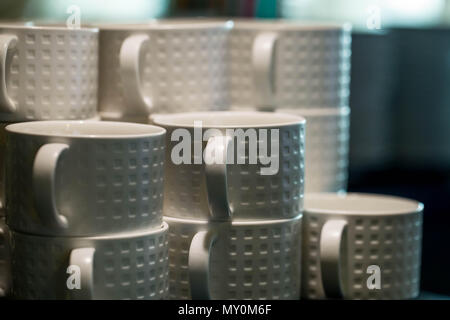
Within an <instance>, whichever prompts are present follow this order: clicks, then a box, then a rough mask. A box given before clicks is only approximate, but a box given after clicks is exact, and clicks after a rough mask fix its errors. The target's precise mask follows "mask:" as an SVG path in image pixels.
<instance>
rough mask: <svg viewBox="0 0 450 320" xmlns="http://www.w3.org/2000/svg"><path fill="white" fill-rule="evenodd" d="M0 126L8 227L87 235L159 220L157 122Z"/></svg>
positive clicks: (160, 135)
mask: <svg viewBox="0 0 450 320" xmlns="http://www.w3.org/2000/svg"><path fill="white" fill-rule="evenodd" d="M6 132H7V152H6V156H7V159H6V179H5V180H6V216H7V223H8V225H9V227H10V228H11V229H12V230H14V231H19V232H24V233H30V234H40V235H46V236H50V235H55V236H56V235H66V236H91V235H103V234H111V233H118V232H119V233H120V232H133V231H138V230H141V231H142V230H147V229H148V228H149V227H155V226H158V225H160V224H161V221H162V204H163V203H162V202H163V178H164V177H163V174H164V152H165V140H164V138H165V130H164V129H163V128H160V127H155V126H150V125H142V124H134V123H122V122H102V121H99V122H96V121H90V122H88V121H34V122H25V123H18V124H13V125H10V126H8V127H6Z"/></svg>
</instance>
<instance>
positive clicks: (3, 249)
mask: <svg viewBox="0 0 450 320" xmlns="http://www.w3.org/2000/svg"><path fill="white" fill-rule="evenodd" d="M10 269H11V266H10V250H9V245H8V228H7V226H6V224H5V218H4V217H0V297H5V296H7V295H8V293H9V290H10V287H11V273H10V272H11V270H10Z"/></svg>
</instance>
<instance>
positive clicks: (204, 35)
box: [99, 24, 229, 114]
mask: <svg viewBox="0 0 450 320" xmlns="http://www.w3.org/2000/svg"><path fill="white" fill-rule="evenodd" d="M228 32H229V30H228V29H227V28H225V26H224V25H223V24H220V25H219V26H214V27H205V28H196V29H181V28H180V29H168V30H162V29H151V27H149V28H148V29H146V30H142V31H135V32H134V33H135V34H142V33H145V34H147V35H148V36H149V41H148V42H147V43H146V44H144V45H143V47H142V49H141V50H142V51H141V83H142V91H143V94H144V95H145V96H148V97H150V98H151V100H152V105H153V109H152V110H151V112H152V113H153V112H155V113H158V112H161V113H173V112H183V111H184V112H186V111H196V110H197V111H201V110H203V111H207V110H220V109H223V108H225V107H226V106H227V105H228V104H229V103H228V88H227V85H228V84H227V76H226V75H227V66H226V56H227V50H226V44H227V37H228ZM131 34H133V32H131V31H111V30H102V31H101V32H100V92H99V108H100V111H102V112H112V113H119V114H120V113H123V114H126V112H127V110H126V108H125V107H126V106H125V101H124V97H123V85H122V79H121V78H122V77H121V74H120V68H119V66H120V64H119V53H120V49H121V46H122V43H123V41H124V40H125V39H126V38H127V36H129V35H131Z"/></svg>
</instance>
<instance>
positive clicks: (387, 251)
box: [302, 193, 423, 299]
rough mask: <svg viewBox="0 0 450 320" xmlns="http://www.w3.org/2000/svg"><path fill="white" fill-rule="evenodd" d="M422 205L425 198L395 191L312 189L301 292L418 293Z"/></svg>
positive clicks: (316, 295) (314, 295)
mask: <svg viewBox="0 0 450 320" xmlns="http://www.w3.org/2000/svg"><path fill="white" fill-rule="evenodd" d="M422 211H423V205H422V204H421V203H419V202H416V201H412V200H408V199H403V198H398V197H392V196H381V195H365V194H348V195H336V194H326V193H323V194H307V195H306V196H305V210H304V223H303V238H302V284H303V286H302V297H304V298H309V299H325V298H345V299H411V298H415V297H417V296H418V294H419V284H420V263H421V262H420V261H421V247H422V245H421V242H422Z"/></svg>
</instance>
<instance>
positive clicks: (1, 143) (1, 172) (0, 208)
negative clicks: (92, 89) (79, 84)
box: [0, 116, 100, 217]
mask: <svg viewBox="0 0 450 320" xmlns="http://www.w3.org/2000/svg"><path fill="white" fill-rule="evenodd" d="M83 121H100V117H99V116H95V117H93V118H90V119H86V120H83ZM10 124H13V123H12V122H0V217H4V216H5V208H4V204H5V203H4V199H5V158H6V154H5V152H6V130H5V128H6V126H8V125H10Z"/></svg>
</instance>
